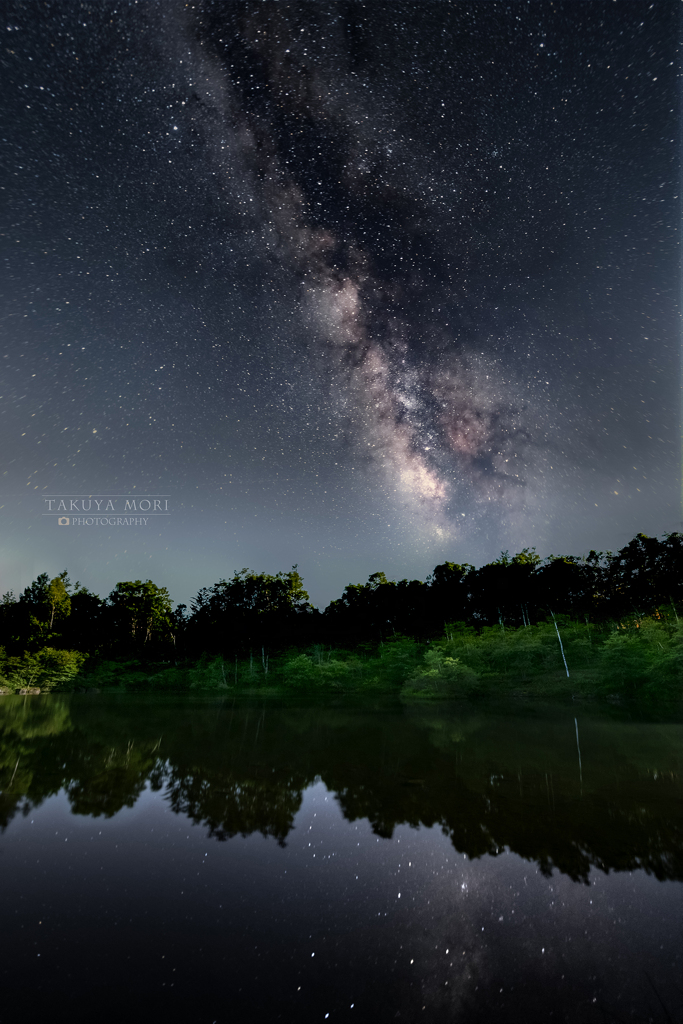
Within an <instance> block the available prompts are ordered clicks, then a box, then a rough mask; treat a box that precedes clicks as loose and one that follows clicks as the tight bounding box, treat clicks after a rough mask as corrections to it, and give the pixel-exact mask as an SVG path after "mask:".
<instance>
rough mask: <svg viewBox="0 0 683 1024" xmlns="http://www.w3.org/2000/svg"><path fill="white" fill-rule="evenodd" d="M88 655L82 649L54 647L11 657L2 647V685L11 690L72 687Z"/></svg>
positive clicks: (0, 654)
mask: <svg viewBox="0 0 683 1024" xmlns="http://www.w3.org/2000/svg"><path fill="white" fill-rule="evenodd" d="M86 658H87V655H85V654H81V652H80V651H61V650H57V649H55V648H54V647H44V648H43V649H42V651H38V652H37V653H31V652H29V651H26V652H25V653H24V654H22V655H19V656H9V655H7V654H6V652H5V650H4V648H1V647H0V686H2V687H3V689H6V690H9V691H10V692H11V693H16V692H17V691H19V690H24V689H34V688H40V690H41V692H45V691H49V690H59V689H68V688H71V686H72V684H73V683H74V680H75V679H76V677H77V676H78V673H79V672H80V670H81V668H82V667H83V664H84V663H85V661H86Z"/></svg>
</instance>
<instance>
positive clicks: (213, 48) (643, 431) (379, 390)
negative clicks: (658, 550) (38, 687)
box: [0, 0, 681, 606]
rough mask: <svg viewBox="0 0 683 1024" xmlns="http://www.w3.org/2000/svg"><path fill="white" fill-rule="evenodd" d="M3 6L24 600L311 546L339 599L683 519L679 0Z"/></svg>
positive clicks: (265, 561) (5, 485) (310, 556)
mask: <svg viewBox="0 0 683 1024" xmlns="http://www.w3.org/2000/svg"><path fill="white" fill-rule="evenodd" d="M3 19H4V20H3V22H2V23H0V30H1V31H2V33H3V35H4V40H3V48H2V52H1V56H0V66H1V75H2V90H3V92H2V94H3V114H2V132H1V139H0V146H1V148H2V168H3V170H2V172H1V181H0V185H1V188H2V193H1V194H2V204H1V205H2V210H3V217H2V232H1V235H2V237H1V238H0V246H1V248H2V258H3V263H4V268H5V269H4V273H3V283H2V347H3V352H2V360H1V362H2V386H1V387H0V392H1V393H2V397H1V398H0V431H1V436H2V462H3V466H2V477H1V478H0V505H2V508H1V509H0V515H1V516H2V534H1V537H0V572H1V575H2V579H1V580H0V589H1V590H2V591H5V590H8V589H10V588H12V589H14V590H15V591H17V590H21V589H22V588H23V587H24V586H26V585H27V584H28V583H29V582H30V581H31V580H32V579H33V578H34V577H35V576H36V575H37V574H38V573H39V572H42V571H47V572H49V573H50V574H51V575H52V574H56V573H57V572H59V571H61V570H62V569H63V568H64V567H67V568H68V569H69V571H70V574H71V577H72V579H75V578H78V579H80V580H81V581H82V582H83V583H85V584H86V585H88V586H89V587H90V588H91V589H93V590H95V591H96V592H99V593H101V594H103V595H104V594H106V593H108V591H109V590H111V589H112V587H113V586H114V584H115V583H116V582H117V581H118V580H121V579H136V578H143V579H145V578H148V577H149V578H152V579H153V580H154V581H155V582H156V583H158V584H159V585H165V586H168V587H169V589H170V591H171V595H172V597H174V599H175V600H176V601H185V602H187V601H189V599H190V598H191V597H192V595H193V594H194V593H196V591H197V589H198V588H199V587H200V586H205V585H210V584H212V583H214V582H216V580H217V579H219V578H220V577H225V576H229V575H231V574H232V572H233V571H234V570H235V569H240V568H242V567H243V566H250V567H252V568H254V569H255V570H257V571H269V572H275V571H279V570H287V569H289V567H290V566H291V565H292V564H294V563H296V564H298V566H299V570H300V572H301V573H302V575H303V576H304V580H305V583H306V585H307V587H308V589H309V592H310V594H311V598H312V600H313V602H314V603H315V604H318V605H320V606H324V605H325V604H326V603H327V602H328V601H329V600H330V599H332V598H333V597H336V596H338V595H339V594H340V593H341V590H342V589H343V587H344V586H345V585H346V584H347V583H351V582H362V581H364V580H365V579H366V578H367V576H368V575H369V574H370V573H371V572H376V571H378V570H380V569H381V570H384V571H385V572H386V573H387V575H388V576H389V578H396V579H400V578H403V577H409V578H412V577H416V578H425V577H426V575H427V574H428V573H429V572H430V571H431V569H432V568H433V567H434V566H435V565H436V564H437V563H439V562H443V561H444V560H447V559H448V560H452V561H457V562H471V563H473V564H475V565H479V564H482V563H483V562H485V561H489V560H491V559H493V558H495V557H496V556H497V555H498V554H499V552H500V551H501V550H502V549H509V550H510V551H511V552H512V551H517V550H520V549H521V548H522V547H527V546H528V547H530V546H535V547H536V548H537V550H538V552H539V554H541V555H543V556H545V555H548V554H550V553H555V554H560V553H564V554H566V553H573V554H581V553H585V552H587V551H588V550H589V549H590V548H598V549H603V550H605V549H610V550H616V549H617V548H619V547H620V546H622V545H623V544H624V543H626V542H627V541H628V540H629V539H630V538H631V537H632V536H633V535H634V534H635V533H636V532H638V531H644V532H645V533H649V534H661V533H663V532H664V531H672V530H676V529H680V528H681V506H680V491H681V473H680V454H681V445H680V390H681V375H680V354H679V348H680V341H679V325H678V296H679V265H678V248H677V247H678V240H677V239H678V225H679V216H680V213H679V209H680V208H679V194H678V192H679V183H680V179H679V163H680V129H679V81H678V74H679V72H678V55H677V44H676V41H677V38H678V35H679V20H680V14H679V11H678V5H677V4H676V3H674V2H670V0H658V2H657V3H647V2H642V0H616V2H615V0H585V2H576V0H568V2H567V0H564V2H552V0H542V2H536V0H534V2H516V3H499V2H497V0H478V2H473V3H472V2H468V0H456V2H449V0H420V2H419V3H417V2H415V0H411V2H406V0H392V3H385V2H383V0H370V2H365V3H361V2H355V0H348V2H347V0H337V2H331V3H330V2H326V0H314V2H310V0H293V2H290V0H279V2H277V0H220V2H212V0H205V2H196V3H185V2H178V0H159V2H155V0H147V2H142V0H140V2H136V0H122V2H112V0H97V2H96V3H94V2H93V3H88V2H75V0H58V2H53V0H47V2H45V3H40V4H38V3H36V2H34V0H27V2H19V0H8V2H7V3H5V5H4V8H3ZM55 494H59V495H68V496H76V497H79V498H81V497H87V496H89V495H117V496H118V495H121V496H123V495H131V494H135V495H164V496H168V499H166V498H165V499H164V500H168V501H169V509H170V510H171V514H170V515H169V516H166V517H163V518H161V517H156V518H151V519H150V520H149V522H148V523H147V525H146V526H109V525H105V526H101V525H99V526H98V525H93V526H75V527H74V526H73V525H70V526H69V527H65V526H62V527H60V526H58V523H57V519H56V518H55V517H49V516H45V515H43V513H44V512H45V511H46V510H47V506H46V503H45V500H44V498H45V496H46V495H55ZM117 501H118V504H117V505H116V507H117V509H120V508H121V501H120V500H119V499H117Z"/></svg>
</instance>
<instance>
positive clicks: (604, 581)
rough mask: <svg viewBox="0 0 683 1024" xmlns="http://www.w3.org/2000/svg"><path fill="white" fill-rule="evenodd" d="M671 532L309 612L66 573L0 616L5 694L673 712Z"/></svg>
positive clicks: (229, 583)
mask: <svg viewBox="0 0 683 1024" xmlns="http://www.w3.org/2000/svg"><path fill="white" fill-rule="evenodd" d="M679 612H680V613H681V614H683V534H681V533H671V534H666V535H664V537H663V538H657V537H647V536H645V535H644V534H642V533H641V534H638V535H637V536H636V537H635V538H634V539H633V540H632V541H630V543H629V544H627V545H626V546H625V547H624V548H622V549H621V550H620V551H617V552H616V553H613V552H598V551H590V553H589V554H588V555H587V556H584V557H577V556H554V555H551V556H550V557H548V558H546V559H541V558H540V557H539V556H538V555H537V554H536V552H535V550H534V549H533V548H531V549H529V548H525V549H524V550H522V551H521V552H519V553H517V554H515V555H512V556H511V555H510V554H509V553H508V552H506V551H504V552H501V555H500V557H499V558H498V559H496V560H495V561H494V562H491V563H489V564H487V565H483V566H481V567H479V568H475V567H474V566H472V565H468V564H464V565H461V564H457V563H454V562H444V563H443V564H442V565H438V566H436V568H435V569H434V571H433V572H432V573H431V575H430V576H429V577H428V578H427V579H426V580H425V581H421V580H400V581H393V580H388V579H387V578H386V576H385V574H384V573H382V572H374V573H372V574H371V575H370V576H369V577H368V580H367V582H366V583H362V584H349V585H348V586H347V587H346V588H345V590H344V592H343V594H342V596H341V597H340V598H338V599H336V600H333V601H332V602H331V603H330V604H329V605H328V607H327V608H325V609H324V611H322V612H321V611H320V610H318V609H317V608H314V607H313V606H312V605H311V603H310V600H309V596H308V594H307V592H306V590H305V589H304V581H303V579H302V578H301V576H300V574H299V572H298V569H297V566H293V567H292V569H291V570H290V571H289V572H278V573H276V574H274V575H270V574H267V573H258V572H254V571H252V570H250V569H242V570H240V571H238V572H234V573H233V575H232V577H230V578H228V579H220V580H219V581H218V582H217V583H214V584H213V585H212V586H209V587H205V588H202V589H201V590H200V591H199V593H198V594H197V595H196V597H195V598H194V600H193V601H192V602H191V606H190V607H189V608H188V607H187V606H185V605H182V604H181V605H178V606H176V607H174V605H173V602H172V600H171V597H170V595H169V593H168V591H167V589H166V588H164V587H159V586H157V585H156V584H154V583H153V582H152V581H151V580H146V581H141V580H135V581H127V582H119V583H116V585H115V587H114V589H113V590H112V591H111V593H110V594H109V595H108V596H107V597H106V598H101V597H99V596H98V595H97V594H94V593H92V592H91V591H89V590H88V589H87V587H84V586H82V585H81V584H80V583H75V584H72V583H71V581H70V579H69V575H68V572H67V571H64V572H62V573H60V574H59V575H58V576H56V577H54V578H53V579H50V577H49V574H47V573H43V574H42V575H40V576H38V578H37V579H36V580H35V581H34V582H33V583H31V584H30V586H28V587H26V589H25V590H24V592H23V593H22V594H21V595H20V596H19V597H18V598H17V597H15V595H14V594H12V593H8V594H5V595H4V596H3V598H2V600H1V603H0V692H4V693H12V692H37V691H40V692H45V691H49V690H58V691H59V690H62V691H65V690H74V689H84V690H88V689H90V690H93V689H94V690H111V689H113V690H136V689H137V690H140V689H142V690H170V691H173V690H188V689H195V688H197V689H220V690H226V689H236V690H253V689H274V690H292V691H298V690H306V689H309V690H310V689H313V690H321V691H325V692H335V691H368V692H372V691H381V690H385V691H387V690H388V691H396V692H399V693H400V694H401V695H403V696H412V697H422V698H429V697H443V696H454V695H456V696H457V695H459V696H464V697H475V696H477V695H482V694H486V693H499V692H502V691H504V692H509V693H512V694H514V695H520V696H525V695H533V694H542V695H544V696H547V695H550V694H557V695H570V696H575V695H577V694H578V695H584V696H585V695H601V696H607V697H614V698H621V697H624V696H636V695H641V696H654V697H661V698H665V699H680V697H681V696H683V626H681V622H680V618H679Z"/></svg>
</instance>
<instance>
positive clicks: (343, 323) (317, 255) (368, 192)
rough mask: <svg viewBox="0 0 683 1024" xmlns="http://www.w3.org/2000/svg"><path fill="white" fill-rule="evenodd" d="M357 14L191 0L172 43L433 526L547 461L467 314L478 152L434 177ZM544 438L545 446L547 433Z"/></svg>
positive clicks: (340, 380)
mask: <svg viewBox="0 0 683 1024" xmlns="http://www.w3.org/2000/svg"><path fill="white" fill-rule="evenodd" d="M358 14H360V11H359V12H358ZM345 15H346V21H348V17H349V12H348V11H347V10H345V9H344V5H342V6H337V7H335V6H332V7H328V6H326V5H317V6H316V5H310V4H291V5H278V4H258V5H249V4H247V5H241V4H240V5H234V6H230V5H228V6H227V7H225V6H224V7H223V8H216V7H212V6H208V7H206V8H203V9H201V14H199V15H195V16H190V17H188V16H187V15H186V14H185V12H183V14H182V17H180V18H179V19H178V22H179V24H178V34H177V35H175V34H174V35H173V36H172V40H173V44H174V47H175V53H176V54H179V53H181V52H182V53H184V54H186V58H185V61H183V63H184V64H185V63H186V65H187V67H188V68H189V71H190V76H191V78H190V83H191V87H192V88H193V90H194V96H195V97H196V100H197V103H198V104H199V105H200V106H201V122H202V126H203V129H204V130H205V131H207V132H208V133H210V135H211V137H212V138H213V140H214V147H213V148H214V154H215V157H214V158H215V160H216V164H217V166H218V167H219V168H220V169H221V172H222V173H223V174H228V175H229V176H230V177H231V178H232V177H234V176H236V177H237V178H238V180H239V183H240V187H241V189H242V190H245V191H248V192H249V195H248V201H249V202H253V203H254V204H255V206H256V210H255V211H254V214H255V217H256V220H257V223H258V231H259V233H260V235H261V237H262V240H263V248H264V253H263V255H265V254H266V253H267V255H268V256H270V257H271V258H272V259H274V260H276V261H277V263H278V266H279V268H281V269H282V270H283V271H284V272H285V273H286V274H288V275H289V276H290V277H291V279H292V280H293V281H295V282H296V285H297V287H298V291H299V295H300V300H301V309H302V317H303V318H304V320H305V321H307V324H308V329H309V333H310V346H311V352H310V356H311V360H312V362H313V364H314V368H315V370H316V372H318V373H322V374H323V375H326V376H328V378H329V381H330V386H329V394H328V400H329V401H330V402H331V403H333V408H334V415H335V416H336V417H339V418H340V419H342V420H343V421H344V422H345V423H346V430H347V438H348V442H349V444H350V445H353V446H356V447H359V448H360V449H361V452H362V455H363V456H365V458H366V459H369V460H370V461H371V463H372V466H373V469H375V470H377V469H379V470H380V471H381V472H382V473H383V474H384V476H385V486H387V487H390V488H391V487H392V486H393V488H394V489H395V491H397V492H398V494H399V496H400V497H402V498H404V499H405V501H406V502H407V503H408V504H409V506H411V507H412V508H413V509H414V510H415V511H416V512H417V513H418V514H419V515H420V517H421V518H423V519H426V520H428V521H430V522H432V523H433V524H434V526H435V527H436V530H437V532H438V533H443V531H444V530H446V531H448V532H452V531H453V528H454V521H453V520H454V516H455V517H457V516H460V515H462V513H461V512H459V508H460V507H461V506H462V505H463V503H464V502H465V501H467V502H468V504H470V503H471V501H472V499H473V498H474V499H475V501H483V500H486V501H491V500H492V499H494V500H496V501H499V502H502V503H504V504H505V505H506V506H508V507H510V506H513V507H514V506H516V507H518V508H521V507H522V505H523V500H524V489H525V485H526V479H525V478H526V475H527V474H528V473H529V471H530V470H531V471H533V470H535V468H536V467H535V465H534V452H533V444H532V443H531V441H532V438H531V435H530V431H529V429H528V423H529V421H530V419H531V418H533V417H535V418H536V419H537V420H538V419H539V418H540V416H541V412H540V409H539V408H535V409H533V410H532V406H537V405H538V403H537V401H536V396H535V395H534V393H533V391H532V392H531V393H528V394H526V395H525V396H524V398H523V399H522V400H520V399H519V397H517V396H518V395H519V391H520V386H519V385H520V381H518V380H515V379H514V371H512V369H509V370H508V371H507V373H506V372H505V370H504V368H503V367H501V366H500V365H499V360H497V359H496V358H495V353H493V352H491V350H490V349H491V344H490V339H488V338H484V340H483V341H482V338H481V337H480V336H479V334H480V332H479V331H478V330H476V329H472V327H470V329H469V330H468V329H467V327H466V326H465V324H464V323H463V320H464V319H466V317H464V316H463V312H465V313H466V314H468V315H469V319H470V320H473V319H474V315H475V314H474V305H475V303H474V302H473V301H472V299H470V298H469V297H468V296H467V294H466V293H467V289H468V285H469V281H468V276H469V265H470V264H471V262H472V251H471V250H472V249H475V250H476V248H478V247H479V248H481V247H482V246H483V245H484V244H485V243H484V240H482V239H479V240H475V239H473V237H472V225H471V223H469V222H468V218H467V217H462V215H460V216H456V217H455V218H454V217H453V213H454V210H455V211H456V212H457V211H458V207H459V206H462V204H463V202H473V203H474V204H475V206H481V205H482V196H481V195H480V194H478V192H480V191H481V189H477V186H476V185H475V184H474V183H473V181H472V180H471V178H472V168H471V161H470V160H469V159H468V158H464V157H463V158H461V160H460V166H459V170H458V169H457V168H451V169H450V172H449V176H450V177H451V178H452V177H453V176H454V175H457V174H458V173H462V175H463V178H464V180H463V184H462V186H458V187H456V188H453V189H451V190H450V191H451V195H449V196H446V195H444V194H443V193H444V191H445V190H444V188H443V183H439V182H438V181H437V180H436V179H434V181H435V185H434V186H432V185H428V184H427V182H428V181H429V179H430V171H431V169H430V167H429V166H428V164H426V163H425V164H421V161H420V155H419V153H417V154H416V153H414V152H412V151H411V147H410V143H411V141H412V140H410V139H406V138H405V135H404V131H403V129H404V126H402V125H400V122H398V127H397V126H396V124H395V122H397V121H398V119H397V118H396V117H395V116H393V115H394V113H395V112H394V110H392V104H391V102H389V103H388V104H386V105H383V96H382V95H381V94H380V95H379V96H378V95H376V94H374V93H370V95H368V89H367V86H368V82H367V81H364V80H363V78H362V76H361V75H359V74H358V73H356V72H354V71H353V70H352V55H351V53H350V46H349V42H348V32H346V33H345V28H347V29H348V25H345ZM351 16H352V17H353V14H352V15H351ZM323 55H324V56H323ZM321 57H322V59H321ZM177 59H178V60H182V59H183V58H177ZM447 99H448V101H449V103H450V101H451V100H452V97H447ZM390 100H391V97H390ZM442 107H445V100H444V101H442ZM219 139H220V142H219ZM430 192H431V193H433V192H435V193H436V194H435V195H432V196H430V195H429V193H430ZM449 228H450V229H451V231H452V234H451V237H450V238H449V237H443V236H444V235H446V236H448V234H449V233H450V232H449ZM468 229H469V230H468ZM475 301H476V300H475ZM444 312H446V315H447V317H449V318H450V319H451V320H453V321H454V323H453V325H452V326H451V325H450V324H449V323H448V319H446V317H444ZM454 328H455V329H454ZM458 328H459V330H458ZM482 344H483V345H484V346H485V349H484V351H481V350H480V346H481V345H482ZM505 378H507V379H505ZM511 378H512V379H511ZM532 383H533V384H534V385H535V383H536V382H535V380H533V378H532ZM542 444H543V446H544V451H545V453H546V454H547V445H548V434H547V431H544V433H543V435H542ZM455 522H456V523H458V525H459V521H458V519H457V518H456V519H455Z"/></svg>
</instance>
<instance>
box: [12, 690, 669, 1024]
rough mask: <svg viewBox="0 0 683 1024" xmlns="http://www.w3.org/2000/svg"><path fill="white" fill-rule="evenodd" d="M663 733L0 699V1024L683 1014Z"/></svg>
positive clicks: (619, 710) (176, 702)
mask: <svg viewBox="0 0 683 1024" xmlns="http://www.w3.org/2000/svg"><path fill="white" fill-rule="evenodd" d="M682 768H683V724H682V716H681V714H680V709H679V711H678V712H677V711H675V710H670V711H667V712H663V711H661V710H660V711H656V710H650V711H643V710H640V711H638V710H637V709H635V708H629V707H627V706H614V707H612V706H609V705H598V704H595V705H591V704H582V705H566V706H565V705H563V706H555V707H553V706H544V705H540V704H534V703H532V702H523V701H520V702H517V703H516V704H514V705H513V704H508V705H507V706H502V705H501V706H493V705H486V706H484V705H481V706H477V705H463V704H459V705H456V704H452V705H448V704H436V703H434V704H429V703H417V702H413V703H412V704H411V703H400V702H399V701H398V700H393V699H392V700H386V701H381V700H378V701H377V702H376V703H373V704H367V703H354V702H352V701H348V700H347V701H346V702H344V701H342V700H340V701H339V702H338V703H336V704H329V703H327V704H312V703H307V702H305V701H303V700H300V701H285V700H283V699H276V698H273V699H270V700H266V699H260V700H259V699H257V698H256V697H254V698H251V699H249V698H242V699H240V700H235V699H233V698H229V697H225V698H221V699H217V698H216V697H213V696H201V695H200V696H196V697H195V696H192V695H177V696H169V695H167V696H164V697H154V696H151V695H145V694H123V695H106V694H99V695H98V694H71V695H62V696H59V695H50V696H45V695H43V696H35V697H34V696H32V697H18V696H6V697H3V698H0V788H1V793H0V826H1V827H2V829H3V831H2V836H1V838H0V892H1V907H2V921H3V927H2V931H1V937H0V942H1V944H2V955H1V956H0V972H1V975H0V991H1V992H2V997H1V1001H0V1020H2V1021H3V1022H10V1021H11V1022H14V1021H19V1020H21V1021H26V1020H41V1019H45V1020H50V1021H69V1022H76V1021H79V1022H80V1021H92V1020H96V1019H102V1018H104V1019H105V1020H116V1021H153V1022H156V1021H179V1022H180V1021H182V1022H191V1024H195V1022H197V1024H227V1022H240V1021H247V1020H249V1021H257V1022H260V1021H266V1020H267V1021H271V1020H272V1021H278V1020H279V1021H293V1022H294V1021H296V1022H309V1021H310V1022H317V1021H320V1022H323V1021H326V1020H329V1021H330V1022H331V1024H332V1022H336V1021H340V1022H341V1021H343V1022H347V1021H348V1022H353V1021H356V1022H361V1021H362V1022H365V1021H378V1022H383V1021H395V1020H399V1021H427V1022H431V1021H437V1022H442V1021H443V1022H446V1021H448V1022H451V1021H456V1020H457V1021H467V1022H470V1021H474V1022H478V1021H481V1022H484V1021H486V1022H491V1021H496V1022H516V1021H524V1022H527V1024H530V1022H536V1021H538V1022H540V1021H551V1020H556V1021H568V1022H576V1024H584V1022H585V1024H591V1022H601V1024H602V1022H606V1021H616V1020H621V1021H638V1022H641V1021H643V1022H644V1021H653V1022H658V1021H662V1022H664V1021H671V1020H680V1019H681V1018H682V1016H683V991H682V982H681V979H682V978H683V886H682V885H681V882H682V880H683V799H682V798H683V782H682V778H683V776H682Z"/></svg>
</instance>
